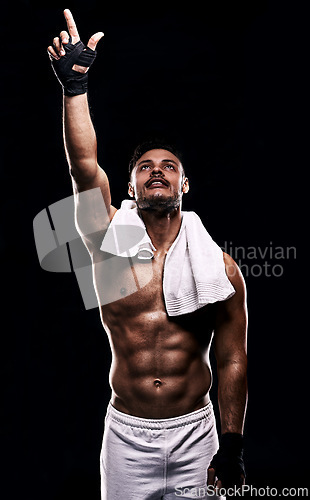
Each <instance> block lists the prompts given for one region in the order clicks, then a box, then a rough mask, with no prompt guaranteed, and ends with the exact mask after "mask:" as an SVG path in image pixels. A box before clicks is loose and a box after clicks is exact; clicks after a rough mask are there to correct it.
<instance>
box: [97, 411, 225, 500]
mask: <svg viewBox="0 0 310 500" xmlns="http://www.w3.org/2000/svg"><path fill="white" fill-rule="evenodd" d="M217 449H218V436H217V431H216V425H215V418H214V413H213V407H212V403H211V402H210V403H208V404H207V405H206V406H205V407H204V408H201V409H200V410H197V411H194V412H192V413H188V414H186V415H182V416H180V417H175V418H166V419H145V418H140V417H133V416H131V415H126V414H125V413H122V412H120V411H118V410H116V409H115V408H114V407H113V406H112V405H111V404H109V406H108V410H107V415H106V419H105V430H104V436H103V443H102V450H101V456H100V472H101V499H102V500H172V499H173V500H177V499H178V498H181V499H182V498H196V499H200V498H203V499H207V498H208V495H207V486H206V481H207V468H208V465H209V463H210V462H211V459H212V457H213V455H214V454H215V453H216V451H217ZM212 498H213V499H215V498H219V497H216V496H215V495H213V496H212Z"/></svg>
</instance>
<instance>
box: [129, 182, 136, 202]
mask: <svg viewBox="0 0 310 500" xmlns="http://www.w3.org/2000/svg"><path fill="white" fill-rule="evenodd" d="M128 194H129V196H130V197H131V198H134V196H135V190H134V188H133V185H132V184H131V182H128Z"/></svg>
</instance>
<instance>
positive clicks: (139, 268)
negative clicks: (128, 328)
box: [94, 255, 165, 317]
mask: <svg viewBox="0 0 310 500" xmlns="http://www.w3.org/2000/svg"><path fill="white" fill-rule="evenodd" d="M164 261H165V256H161V255H159V256H155V258H154V259H152V260H145V261H141V260H139V259H137V258H127V257H125V258H123V257H112V258H109V259H106V260H102V261H101V262H95V263H94V282H95V287H96V292H97V297H98V300H99V302H100V305H101V306H102V307H103V310H104V311H105V312H109V311H112V310H113V311H115V310H119V312H121V314H122V315H124V314H125V315H126V316H128V317H129V316H131V315H137V314H138V313H139V312H141V311H149V312H151V311H159V310H161V311H165V305H164V296H163V272H164Z"/></svg>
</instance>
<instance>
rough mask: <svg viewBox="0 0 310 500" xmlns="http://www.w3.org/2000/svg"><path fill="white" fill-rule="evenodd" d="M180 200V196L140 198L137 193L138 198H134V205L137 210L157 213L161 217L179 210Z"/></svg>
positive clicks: (156, 195) (155, 195)
mask: <svg viewBox="0 0 310 500" xmlns="http://www.w3.org/2000/svg"><path fill="white" fill-rule="evenodd" d="M181 200H182V195H181V194H175V195H171V196H161V195H160V194H154V195H151V196H148V197H146V196H141V195H140V193H138V196H137V197H136V203H137V207H138V208H139V210H144V211H145V212H157V213H159V214H162V215H165V214H169V213H171V212H173V211H174V210H176V209H177V208H179V206H180V205H181Z"/></svg>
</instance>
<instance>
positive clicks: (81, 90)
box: [47, 9, 103, 97]
mask: <svg viewBox="0 0 310 500" xmlns="http://www.w3.org/2000/svg"><path fill="white" fill-rule="evenodd" d="M64 16H65V18H66V21H67V26H68V32H69V34H68V32H67V31H62V32H61V33H60V36H59V37H55V38H54V40H53V45H50V46H49V47H48V49H47V50H48V54H49V57H50V59H51V62H52V67H53V70H54V72H55V74H56V76H57V78H58V80H59V82H60V83H61V85H62V87H63V92H64V94H65V95H66V96H70V97H72V96H76V95H80V94H85V93H86V92H87V88H88V73H87V72H88V69H89V68H90V66H91V64H92V63H93V62H94V60H95V58H96V54H97V52H96V45H97V43H98V42H99V40H100V39H101V38H102V37H103V33H102V32H101V31H100V32H98V33H95V34H94V35H93V36H91V37H90V39H89V41H88V44H87V46H86V47H85V45H84V44H83V42H81V40H80V37H79V33H78V31H77V27H76V24H75V22H74V19H73V16H72V14H71V12H70V10H68V9H65V10H64Z"/></svg>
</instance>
